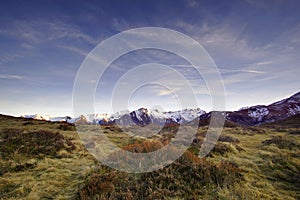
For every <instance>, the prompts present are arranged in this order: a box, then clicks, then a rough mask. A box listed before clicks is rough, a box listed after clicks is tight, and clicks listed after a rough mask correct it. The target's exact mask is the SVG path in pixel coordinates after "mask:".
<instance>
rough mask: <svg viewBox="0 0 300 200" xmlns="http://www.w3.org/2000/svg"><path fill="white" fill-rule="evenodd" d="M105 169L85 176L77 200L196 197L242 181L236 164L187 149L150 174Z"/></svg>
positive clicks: (142, 149) (133, 146)
mask: <svg viewBox="0 0 300 200" xmlns="http://www.w3.org/2000/svg"><path fill="white" fill-rule="evenodd" d="M147 144H148V145H150V144H151V143H147ZM153 146H154V147H153V148H152V147H145V148H140V147H139V148H140V149H138V150H137V149H136V146H135V145H132V146H130V147H129V146H127V147H126V149H127V150H131V151H132V152H139V151H142V152H143V151H145V149H148V150H150V151H151V150H153V149H156V147H157V146H159V145H158V143H155V144H153ZM130 148H133V149H130ZM104 171H105V172H104V173H103V170H98V171H96V172H94V173H93V174H92V175H91V176H90V177H89V178H88V180H87V181H86V183H85V184H83V185H82V186H81V187H80V189H79V191H78V194H77V198H78V199H169V198H179V199H195V198H197V197H199V195H201V194H204V193H206V194H207V193H209V192H211V194H212V195H213V194H214V193H215V192H214V191H215V190H216V188H218V187H222V188H223V187H224V188H225V187H226V188H227V187H231V185H233V184H234V183H236V182H239V181H240V180H242V175H241V170H240V169H239V168H238V166H237V165H236V164H234V163H230V162H227V161H221V162H219V163H213V162H210V161H207V160H206V159H200V158H199V157H197V156H195V155H194V154H193V153H191V152H189V151H186V152H185V153H184V154H183V155H182V156H181V157H180V158H179V159H177V160H176V161H174V162H173V163H172V164H171V165H168V166H166V167H165V168H162V169H159V170H157V171H153V172H149V173H142V174H130V173H125V172H120V171H116V170H113V169H110V170H104Z"/></svg>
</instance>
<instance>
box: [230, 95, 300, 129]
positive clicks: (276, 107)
mask: <svg viewBox="0 0 300 200" xmlns="http://www.w3.org/2000/svg"><path fill="white" fill-rule="evenodd" d="M297 114H300V92H299V93H297V94H295V95H293V96H291V97H289V98H287V99H283V100H281V101H278V102H275V103H272V104H270V105H267V106H265V105H257V106H251V107H249V108H243V109H240V110H239V111H235V112H227V116H226V119H227V120H230V121H233V122H236V123H238V124H240V125H246V126H253V125H260V124H265V123H270V122H276V121H279V120H283V119H286V118H288V117H291V116H294V115H297Z"/></svg>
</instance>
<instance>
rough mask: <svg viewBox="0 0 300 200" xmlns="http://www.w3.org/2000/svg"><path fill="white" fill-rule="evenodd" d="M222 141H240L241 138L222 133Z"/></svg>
mask: <svg viewBox="0 0 300 200" xmlns="http://www.w3.org/2000/svg"><path fill="white" fill-rule="evenodd" d="M219 141H220V142H231V143H239V142H240V140H239V139H237V138H234V137H231V136H229V135H220V137H219Z"/></svg>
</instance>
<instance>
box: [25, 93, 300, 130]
mask: <svg viewBox="0 0 300 200" xmlns="http://www.w3.org/2000/svg"><path fill="white" fill-rule="evenodd" d="M215 112H218V111H215ZM297 114H300V92H298V93H296V94H294V95H292V96H290V97H288V98H285V99H282V100H280V101H276V102H274V103H271V104H269V105H256V106H251V107H243V108H241V109H239V110H237V111H226V120H228V121H232V122H235V123H237V124H239V125H244V126H257V125H260V124H265V123H271V122H275V121H278V120H283V119H286V118H288V117H290V116H294V115H297ZM210 115H211V112H208V113H207V112H205V111H204V110H201V109H200V108H196V109H183V110H179V111H168V112H161V111H159V110H157V109H147V108H139V109H137V110H133V111H129V110H125V111H121V112H117V113H114V114H112V115H108V114H89V115H81V116H78V117H75V118H71V117H68V116H65V117H50V116H49V115H44V116H43V115H38V114H36V115H22V116H21V117H24V118H32V119H38V120H46V121H61V122H62V121H64V122H68V123H77V122H80V123H91V124H100V125H109V124H118V125H121V126H129V125H140V126H146V125H148V124H150V123H154V124H159V125H163V124H173V123H175V124H188V123H190V122H192V121H193V120H194V119H196V118H197V117H198V118H199V120H205V119H209V118H210Z"/></svg>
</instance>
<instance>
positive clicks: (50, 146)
mask: <svg viewBox="0 0 300 200" xmlns="http://www.w3.org/2000/svg"><path fill="white" fill-rule="evenodd" d="M0 137H1V139H2V140H1V141H0V156H1V157H2V158H3V159H13V155H14V154H15V153H17V154H20V155H22V156H25V157H29V158H31V157H32V158H33V157H44V156H45V155H47V156H56V153H57V152H59V151H60V150H62V149H65V150H67V151H71V150H74V149H75V145H74V144H73V143H72V142H71V141H70V140H68V139H66V138H65V137H64V136H63V135H62V134H60V133H58V132H51V131H46V130H41V131H35V132H25V131H24V130H23V129H6V130H4V131H3V132H2V133H1V135H0Z"/></svg>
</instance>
